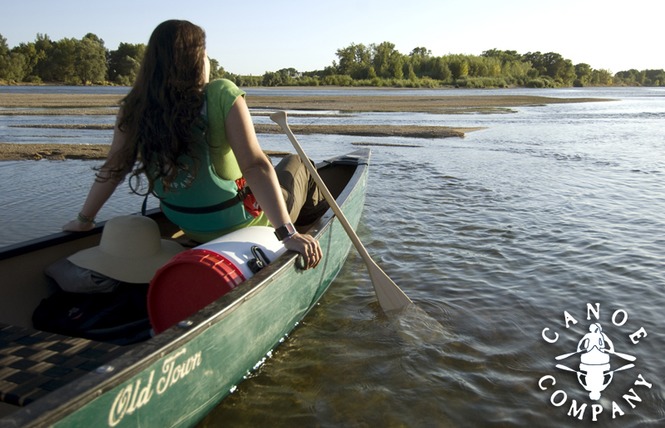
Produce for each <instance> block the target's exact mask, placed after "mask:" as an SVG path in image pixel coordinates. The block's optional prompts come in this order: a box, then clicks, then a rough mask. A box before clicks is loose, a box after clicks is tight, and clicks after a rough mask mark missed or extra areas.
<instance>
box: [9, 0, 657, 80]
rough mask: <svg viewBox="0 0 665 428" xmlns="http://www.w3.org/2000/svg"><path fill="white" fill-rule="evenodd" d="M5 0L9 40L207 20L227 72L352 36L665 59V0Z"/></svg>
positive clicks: (621, 63)
mask: <svg viewBox="0 0 665 428" xmlns="http://www.w3.org/2000/svg"><path fill="white" fill-rule="evenodd" d="M0 2H6V3H10V4H11V6H7V5H6V4H5V5H4V7H2V8H0V35H2V36H3V37H4V38H5V39H7V44H8V45H9V47H10V48H12V47H15V46H18V45H19V44H20V43H28V42H34V41H35V39H36V36H37V34H38V33H39V34H46V35H48V36H49V37H50V38H51V40H55V41H57V40H60V39H62V38H75V39H81V38H82V37H83V36H85V35H86V34H88V33H94V34H96V35H97V36H98V37H99V38H101V39H102V40H104V43H105V46H106V48H107V49H109V50H115V49H117V47H118V44H119V43H121V42H125V43H146V44H147V42H148V39H149V37H150V34H151V33H152V30H153V29H154V28H155V27H156V26H157V25H158V24H159V23H160V22H162V21H165V20H167V19H186V20H189V21H191V22H193V23H195V24H197V25H199V26H201V27H203V29H204V30H205V31H206V36H207V48H208V55H209V56H210V57H211V58H214V59H216V60H217V61H219V63H220V65H221V66H222V67H224V69H225V70H226V71H228V72H231V73H235V74H243V75H249V74H252V75H263V74H264V73H265V72H266V71H277V70H280V69H283V68H295V69H296V70H298V71H301V72H304V71H314V70H322V69H323V68H325V67H327V66H330V65H332V64H333V61H336V60H337V59H338V58H337V56H336V52H337V50H338V49H342V48H345V47H348V46H349V45H351V44H352V43H355V44H364V45H366V46H368V45H370V44H377V45H378V44H380V43H382V42H390V43H393V44H394V45H395V49H396V50H398V51H399V52H401V53H402V54H405V55H406V54H409V53H410V52H411V51H412V50H413V49H414V48H416V47H424V48H427V49H429V50H430V51H431V52H432V55H434V56H443V55H448V54H467V55H480V54H482V53H483V51H486V50H490V49H500V50H513V51H517V52H518V53H520V54H525V53H527V52H537V51H539V52H541V53H547V52H555V53H558V54H560V55H561V56H563V57H564V58H565V59H569V60H571V61H572V62H573V64H578V63H586V64H589V65H590V66H591V67H592V68H594V69H603V70H608V71H610V72H612V73H616V72H618V71H623V70H628V69H631V68H634V69H637V70H644V69H665V50H663V49H662V30H660V28H661V22H660V21H661V20H662V16H663V12H665V2H662V0H639V1H635V2H630V1H621V2H618V1H612V0H605V1H602V0H557V1H555V2H553V1H544V0H366V1H362V0H330V1H326V0H306V1H305V0H282V1H279V0H251V1H250V0H247V1H238V0H236V1H224V0H209V1H203V0H132V1H128V0H114V1H95V0H57V1H54V0H21V1H8V0H0ZM0 4H1V3H0Z"/></svg>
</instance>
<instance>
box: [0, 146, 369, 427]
mask: <svg viewBox="0 0 665 428" xmlns="http://www.w3.org/2000/svg"><path fill="white" fill-rule="evenodd" d="M363 153H364V155H361V156H360V158H362V157H363V156H364V161H363V160H361V165H360V166H358V167H357V168H356V172H355V174H354V176H353V177H352V179H351V181H350V183H349V185H347V186H346V187H345V188H344V190H343V191H342V192H341V194H340V195H339V197H338V202H339V203H340V205H341V207H342V209H343V210H344V213H345V214H346V216H347V218H348V220H349V221H350V222H351V224H352V225H353V226H354V227H355V226H356V225H357V223H358V221H359V220H360V216H361V214H362V210H363V206H364V200H365V188H366V182H367V165H366V163H367V158H368V156H369V153H368V152H363ZM363 163H364V164H363ZM310 233H312V234H313V235H315V236H317V238H318V239H319V242H320V244H321V247H322V249H323V251H324V259H323V260H322V262H321V263H320V264H319V266H318V267H317V268H316V269H312V270H306V271H305V270H301V269H299V268H298V267H297V264H298V257H297V256H295V255H293V254H292V253H287V254H285V255H284V256H282V257H280V258H279V259H278V260H276V261H274V262H273V263H271V264H270V265H269V266H268V267H266V268H265V269H263V270H262V271H260V272H258V273H257V274H256V275H255V276H254V277H252V278H251V279H250V280H248V281H246V282H245V283H243V284H242V285H241V286H239V287H237V288H236V289H234V290H233V291H231V292H230V293H228V294H226V295H225V296H223V297H221V298H220V299H219V300H218V301H216V302H214V303H212V304H211V305H209V306H207V307H206V308H204V309H203V310H201V311H199V312H198V313H196V314H195V315H194V316H192V317H190V318H188V319H187V320H186V321H185V322H181V323H179V324H178V325H177V326H174V327H172V328H170V329H168V330H166V331H165V332H164V333H162V334H160V335H158V336H156V337H155V338H153V339H151V340H149V341H148V342H145V343H143V344H141V345H139V346H137V347H136V348H134V349H132V350H131V351H129V352H128V353H127V354H125V355H124V356H122V357H120V358H119V359H117V360H113V361H111V362H110V363H109V364H108V365H106V366H103V367H100V368H99V369H98V370H97V371H96V372H93V373H90V374H88V375H86V376H85V377H83V378H81V379H79V380H77V381H75V382H73V383H72V384H70V385H69V386H68V387H67V388H63V391H62V394H60V390H59V391H58V392H59V394H57V396H55V395H54V396H52V397H45V398H43V399H41V400H38V401H36V402H35V403H33V404H31V405H29V406H26V407H25V408H22V409H21V410H19V411H17V412H16V413H14V414H12V415H10V416H9V417H7V418H5V419H2V420H0V425H3V423H4V422H7V423H9V424H11V425H15V426H26V425H28V426H29V425H34V426H42V425H53V426H63V427H64V426H67V427H69V426H111V427H114V426H143V425H147V424H148V423H149V425H150V426H165V427H166V426H191V425H192V424H195V423H196V422H197V421H199V420H200V419H202V418H203V417H204V416H205V415H206V414H207V413H209V412H210V411H211V410H212V409H213V408H214V407H215V406H216V405H217V404H218V403H219V402H220V401H221V400H222V399H223V398H224V397H226V396H227V395H228V394H229V393H230V392H231V391H233V390H234V389H235V387H236V385H238V384H239V383H240V382H242V380H243V378H244V377H245V376H246V375H247V374H248V373H249V372H250V371H251V370H253V369H255V368H257V367H258V366H259V365H260V364H261V363H262V362H263V361H265V359H266V357H267V356H269V354H270V353H271V352H272V350H273V349H275V347H276V346H278V345H279V343H280V342H281V341H283V340H284V338H285V336H286V335H287V334H288V333H289V332H291V331H292V330H293V328H294V327H295V326H296V325H297V324H298V323H299V322H300V321H301V320H302V318H303V317H304V316H305V315H306V314H307V312H308V311H309V310H310V309H312V307H313V306H314V305H315V304H316V302H317V301H318V300H319V299H320V298H321V296H322V295H323V294H324V293H325V291H326V290H327V289H328V287H329V286H330V284H331V282H332V281H333V280H334V278H335V277H336V276H337V274H338V273H339V271H340V270H341V268H342V266H343V264H344V261H345V259H346V257H347V255H348V253H349V250H350V247H351V241H350V239H349V238H348V237H347V236H346V233H345V232H344V229H343V228H342V227H341V225H340V224H339V223H338V222H337V220H336V219H335V218H334V216H333V214H332V213H331V212H330V211H329V212H328V213H326V214H325V215H324V217H323V218H322V219H320V220H319V221H318V222H317V223H316V224H314V225H313V227H312V229H311V230H310ZM52 395H53V394H52ZM11 425H8V426H11Z"/></svg>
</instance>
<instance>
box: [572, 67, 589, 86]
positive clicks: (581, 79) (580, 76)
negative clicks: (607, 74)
mask: <svg viewBox="0 0 665 428" xmlns="http://www.w3.org/2000/svg"><path fill="white" fill-rule="evenodd" d="M592 72H593V69H592V68H591V66H590V65H589V64H585V63H580V64H575V76H576V79H575V82H573V86H578V87H582V86H587V85H588V84H589V83H590V82H591V74H592Z"/></svg>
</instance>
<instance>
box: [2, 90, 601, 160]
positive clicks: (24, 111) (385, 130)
mask: <svg viewBox="0 0 665 428" xmlns="http://www.w3.org/2000/svg"><path fill="white" fill-rule="evenodd" d="M121 98H122V97H121V96H119V95H108V94H102V95H99V94H95V95H92V94H8V93H0V116H2V115H47V116H48V115H65V114H66V115H110V114H115V112H116V111H117V106H118V103H119V102H120V100H121ZM590 101H606V100H605V99H593V98H552V97H541V96H522V95H501V94H497V95H481V96H478V95H473V96H436V97H434V96H418V95H414V96H400V95H394V96H393V95H386V96H335V95H324V96H317V97H302V96H266V95H259V96H251V97H248V98H247V103H248V105H249V106H250V108H252V109H253V110H254V112H255V113H254V114H256V115H267V114H269V112H270V111H274V110H289V111H291V112H292V113H290V115H292V116H296V115H297V114H298V113H297V111H298V110H307V111H320V112H321V113H320V116H325V115H328V114H336V115H337V114H339V113H337V112H341V113H345V112H348V113H354V112H422V113H433V114H469V113H476V114H478V113H487V114H490V113H494V114H496V113H511V112H512V111H513V110H512V108H514V107H520V106H537V105H546V104H555V103H557V104H558V103H578V102H590ZM263 110H265V112H263ZM330 112H335V113H330ZM316 116H317V115H311V114H308V115H307V117H311V118H314V117H316ZM31 127H34V126H31ZM40 127H42V128H47V127H57V128H72V129H73V128H76V129H111V128H112V126H110V125H69V126H63V125H49V124H45V125H41V126H40ZM255 128H256V132H257V133H281V130H280V129H279V127H278V126H277V125H256V126H255ZM291 128H292V130H293V132H294V133H295V134H301V135H304V134H338V135H354V136H363V137H366V136H399V137H416V138H447V137H458V138H461V137H464V135H465V133H467V132H471V131H474V130H477V129H480V128H454V127H446V126H385V125H380V126H371V125H293V126H291ZM108 148H109V146H108V145H82V144H13V143H12V142H10V141H0V160H20V159H103V158H104V157H106V154H107V153H108ZM271 154H273V155H279V153H271Z"/></svg>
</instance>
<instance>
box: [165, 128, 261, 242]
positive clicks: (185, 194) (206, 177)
mask: <svg viewBox="0 0 665 428" xmlns="http://www.w3.org/2000/svg"><path fill="white" fill-rule="evenodd" d="M197 132H198V131H197ZM197 140H198V143H197V145H196V159H197V160H194V159H187V160H186V161H185V165H186V168H185V169H183V170H182V171H180V173H179V174H178V176H177V177H176V179H175V180H174V182H173V183H171V185H170V187H169V189H168V191H166V190H165V189H164V187H163V183H162V182H161V180H156V182H155V194H156V195H157V197H158V198H159V199H160V204H161V209H162V211H163V212H164V214H165V215H166V217H167V218H168V219H169V220H170V221H171V222H173V223H175V224H176V225H178V226H179V227H181V228H182V229H184V230H191V231H197V232H204V233H205V232H214V231H219V230H222V229H233V228H237V227H239V226H241V225H243V224H245V223H248V222H250V221H251V220H252V219H254V218H255V217H256V216H258V215H259V214H260V213H261V209H260V208H259V206H258V204H257V202H256V199H255V198H254V195H252V193H251V191H250V190H249V188H248V187H247V186H246V183H245V179H244V178H239V179H237V180H225V179H223V178H221V177H220V176H218V175H217V174H216V173H215V170H214V167H213V165H212V163H211V162H210V153H209V148H208V143H207V142H206V139H205V137H204V136H203V135H201V138H198V139H197Z"/></svg>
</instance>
